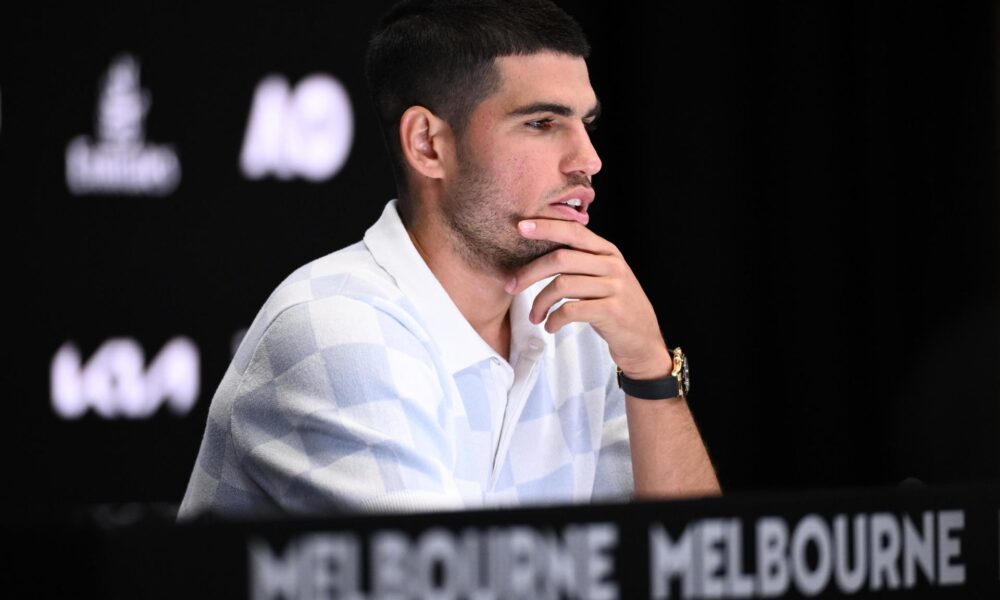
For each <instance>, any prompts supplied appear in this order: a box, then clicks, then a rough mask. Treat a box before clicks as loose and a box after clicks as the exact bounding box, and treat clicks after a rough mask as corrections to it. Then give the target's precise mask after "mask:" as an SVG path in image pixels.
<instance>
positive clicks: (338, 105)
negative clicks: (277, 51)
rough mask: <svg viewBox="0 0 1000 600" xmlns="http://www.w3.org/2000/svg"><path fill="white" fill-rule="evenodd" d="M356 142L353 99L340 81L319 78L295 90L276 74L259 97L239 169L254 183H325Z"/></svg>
mask: <svg viewBox="0 0 1000 600" xmlns="http://www.w3.org/2000/svg"><path fill="white" fill-rule="evenodd" d="M353 139H354V113H353V111H352V109H351V99H350V97H349V96H348V95H347V90H346V89H344V86H343V85H341V83H340V82H339V81H337V80H336V79H334V78H333V77H331V76H329V75H323V74H316V75H311V76H309V77H307V78H305V79H303V80H302V81H301V82H300V83H299V85H298V86H297V87H296V88H295V89H294V90H292V89H291V88H290V87H289V85H288V81H287V80H285V78H283V77H280V76H277V75H272V76H270V77H267V78H266V79H264V80H263V81H261V82H260V84H259V85H258V86H257V91H256V93H255V94H254V99H253V106H252V108H251V110H250V120H249V122H248V123H247V131H246V136H245V138H244V140H243V150H242V152H241V155H240V168H241V169H242V171H243V174H244V175H245V176H246V177H248V178H250V179H260V178H262V177H265V176H267V175H274V176H275V177H277V178H278V179H291V178H292V177H295V176H301V177H303V178H305V179H308V180H310V181H323V180H324V179H328V178H330V177H332V176H333V175H335V174H336V173H337V171H339V170H340V168H341V167H343V166H344V163H345V162H346V161H347V157H348V155H349V154H350V152H351V142H352V141H353Z"/></svg>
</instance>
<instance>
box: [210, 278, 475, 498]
mask: <svg viewBox="0 0 1000 600" xmlns="http://www.w3.org/2000/svg"><path fill="white" fill-rule="evenodd" d="M393 306H394V305H392V304H391V303H385V304H384V305H383V306H379V305H378V303H377V302H376V303H372V302H371V301H364V300H360V299H356V298H353V297H345V296H334V297H328V298H323V299H321V300H315V301H310V302H306V303H302V304H297V305H295V306H292V307H291V308H288V309H286V310H285V311H284V312H282V313H281V314H280V315H278V316H277V317H276V318H275V319H274V320H273V321H272V322H271V323H270V325H269V326H268V327H267V328H266V330H265V331H264V332H263V333H262V334H261V336H260V340H259V342H258V343H257V345H256V348H255V349H254V351H253V354H252V358H251V359H250V361H249V363H248V365H247V367H246V370H245V371H244V375H243V377H242V380H241V383H240V387H239V389H238V391H237V393H236V395H235V399H234V402H233V407H232V412H231V415H230V420H231V422H230V431H231V435H232V437H233V442H234V447H235V448H236V454H237V458H238V463H239V465H240V469H241V470H243V471H244V473H245V475H246V476H247V477H248V478H249V479H251V480H252V481H253V482H254V483H255V484H256V486H258V487H259V489H260V490H261V491H262V493H263V494H266V495H267V496H268V497H269V498H270V499H271V500H272V501H273V502H274V503H275V504H277V505H278V506H279V507H280V509H281V510H283V511H286V512H289V513H294V514H306V515H322V514H332V513H337V512H344V511H351V512H355V511H361V512H380V511H414V510H437V509H454V508H461V507H462V505H463V503H462V499H461V495H460V494H459V492H458V489H457V487H456V485H455V482H454V480H453V470H454V464H455V447H454V440H453V436H452V435H451V429H452V423H451V421H450V418H451V417H450V415H451V414H453V413H452V411H451V410H450V409H449V402H450V401H451V400H450V399H449V398H448V397H446V394H445V392H444V391H443V390H444V387H443V385H442V382H441V380H440V377H439V373H440V372H442V371H441V370H440V369H439V367H438V365H437V364H436V360H435V358H434V353H433V352H432V351H430V350H429V349H428V348H429V347H428V344H427V343H426V341H425V340H421V339H420V335H419V333H415V328H414V327H413V324H412V323H406V320H407V317H406V315H405V314H402V313H400V311H398V309H397V310H396V313H397V314H393ZM404 323H406V324H404Z"/></svg>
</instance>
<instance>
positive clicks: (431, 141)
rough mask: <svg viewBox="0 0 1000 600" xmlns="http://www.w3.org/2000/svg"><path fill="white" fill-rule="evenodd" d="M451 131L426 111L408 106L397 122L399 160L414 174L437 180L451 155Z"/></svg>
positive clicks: (425, 109) (442, 174)
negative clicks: (401, 153)
mask: <svg viewBox="0 0 1000 600" xmlns="http://www.w3.org/2000/svg"><path fill="white" fill-rule="evenodd" d="M453 139H454V137H453V135H452V132H451V127H450V126H449V125H448V123H446V122H445V121H444V120H443V119H441V118H439V117H438V116H437V115H435V114H434V113H433V112H431V111H430V110H429V109H427V108H425V107H423V106H411V107H410V108H408V109H406V112H404V113H403V116H402V117H401V118H400V120H399V145H400V149H401V150H402V152H403V160H404V161H405V162H406V164H408V165H409V166H410V168H412V169H413V170H414V171H416V173H418V174H420V175H423V176H424V177H427V178H430V179H441V178H443V177H444V174H445V172H446V170H447V166H448V162H449V159H450V157H451V156H453V155H454V153H453V151H452V147H453Z"/></svg>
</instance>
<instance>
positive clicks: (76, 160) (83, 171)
mask: <svg viewBox="0 0 1000 600" xmlns="http://www.w3.org/2000/svg"><path fill="white" fill-rule="evenodd" d="M151 104H152V100H151V97H150V94H149V91H148V90H144V89H142V88H140V87H139V61H138V60H137V59H136V58H135V57H134V56H132V55H130V54H123V55H121V56H118V57H117V58H115V59H114V61H112V63H111V66H110V67H109V68H108V71H107V73H106V74H105V76H104V79H103V80H102V82H101V86H100V93H99V95H98V103H97V115H96V119H95V124H96V129H97V131H96V138H95V139H91V138H90V137H89V136H86V135H81V136H77V137H76V138H73V140H71V141H70V143H69V146H68V147H67V148H66V185H67V186H68V187H69V190H70V192H72V193H73V194H76V195H83V194H122V195H154V196H165V195H167V194H170V193H171V192H173V191H174V189H176V188H177V185H178V183H180V179H181V166H180V161H179V160H178V158H177V153H176V152H174V149H173V147H172V146H165V145H156V144H150V143H147V142H146V140H145V137H146V136H145V125H144V121H145V118H146V113H147V112H149V108H150V106H151Z"/></svg>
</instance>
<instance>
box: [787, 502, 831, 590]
mask: <svg viewBox="0 0 1000 600" xmlns="http://www.w3.org/2000/svg"><path fill="white" fill-rule="evenodd" d="M810 542H811V543H812V545H813V546H814V547H815V548H816V557H817V558H816V568H815V569H813V570H810V568H809V563H808V561H807V560H806V549H807V546H808V545H809V543H810ZM832 554H833V551H832V549H831V548H830V530H829V529H828V528H827V526H826V522H824V521H823V519H821V518H820V517H819V515H806V516H805V517H804V518H803V519H802V520H801V521H799V524H798V525H797V526H796V527H795V533H794V534H793V535H792V577H793V579H794V580H795V586H796V587H797V588H798V589H799V591H800V592H802V593H803V594H804V595H806V596H815V595H816V594H818V593H820V592H821V591H822V590H823V588H825V587H826V585H827V583H829V581H830V568H831V555H832Z"/></svg>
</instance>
